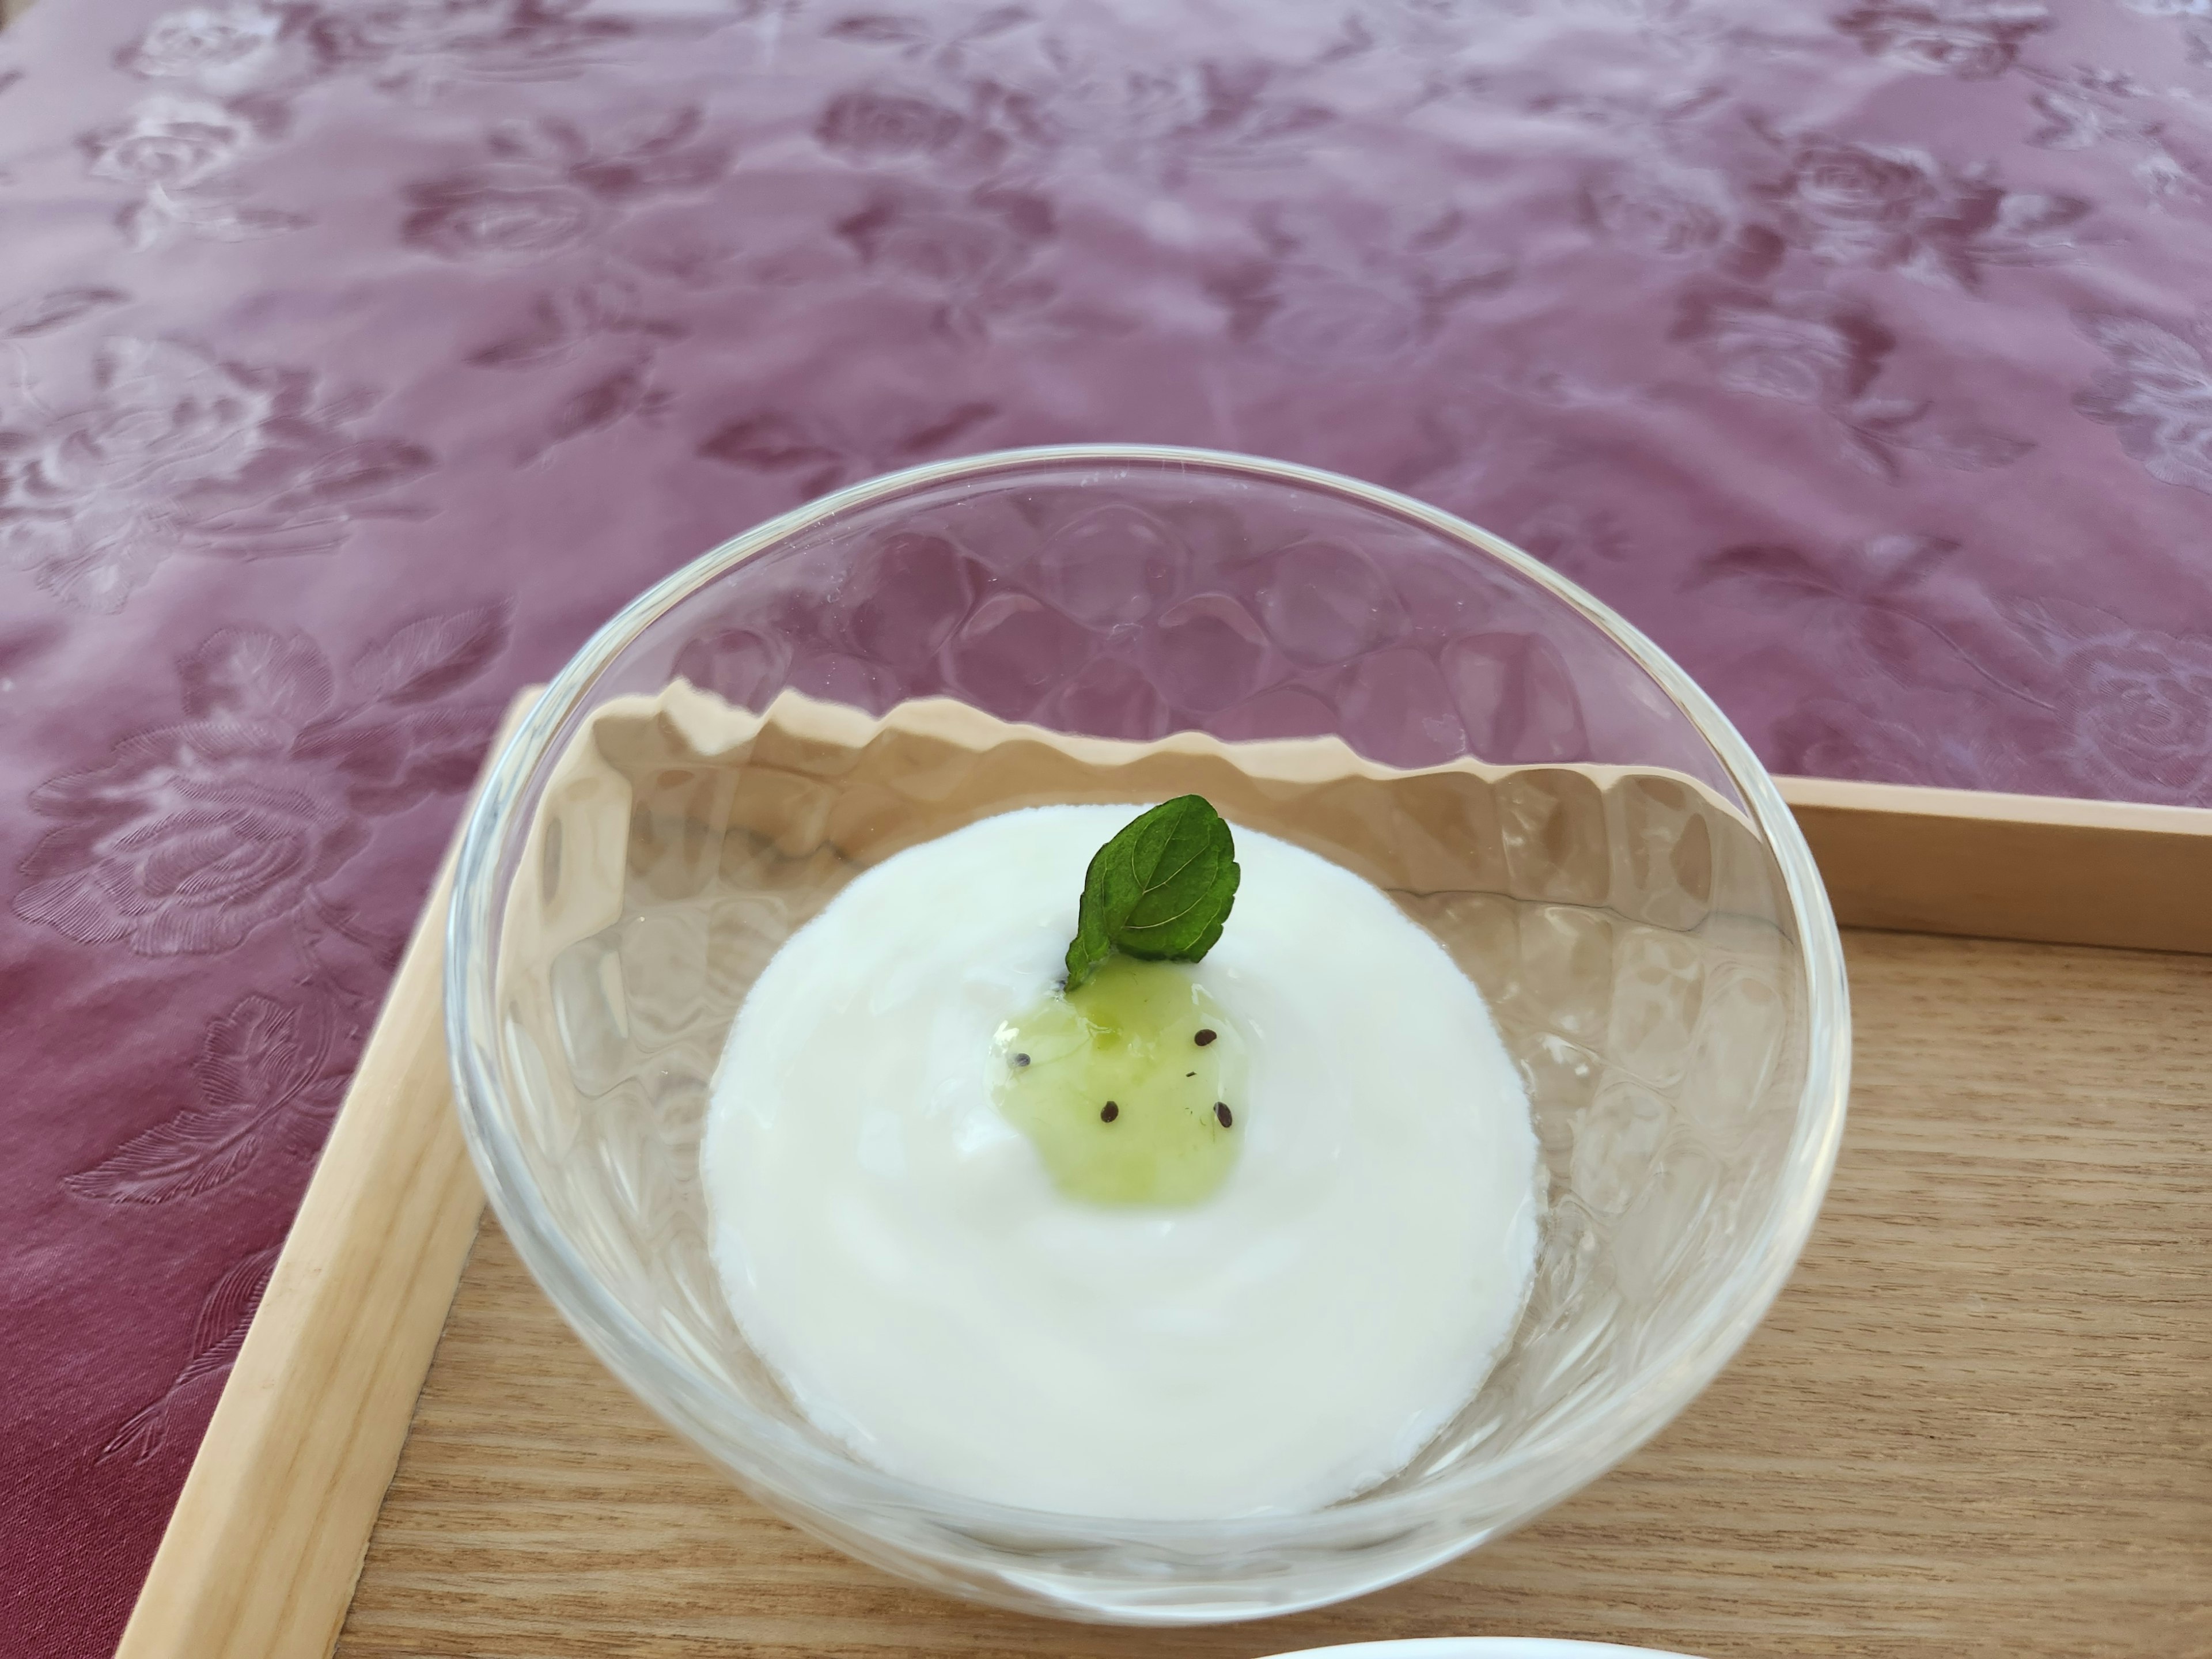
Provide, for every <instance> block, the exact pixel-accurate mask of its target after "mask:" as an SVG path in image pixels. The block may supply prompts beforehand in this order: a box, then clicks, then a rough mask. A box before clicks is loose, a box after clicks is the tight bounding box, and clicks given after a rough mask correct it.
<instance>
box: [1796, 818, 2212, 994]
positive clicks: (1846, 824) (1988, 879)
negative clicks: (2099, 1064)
mask: <svg viewBox="0 0 2212 1659" xmlns="http://www.w3.org/2000/svg"><path fill="white" fill-rule="evenodd" d="M1776 782H1777V783H1778V784H1779V785H1780V786H1781V789H1782V795H1783V799H1785V800H1787V801H1788V802H1789V803H1790V809H1791V810H1792V811H1794V812H1796V815H1797V823H1798V826H1799V828H1801V829H1803V831H1804V832H1805V840H1806V842H1807V843H1808V845H1809V846H1810V847H1811V848H1812V849H1813V857H1814V861H1815V862H1817V863H1818V864H1819V865H1820V878H1821V880H1822V881H1823V882H1824V883H1825V884H1826V887H1827V890H1828V898H1829V902H1831V903H1832V904H1833V905H1834V906H1835V910H1836V920H1837V921H1838V922H1840V923H1841V924H1842V925H1843V926H1844V927H1881V928H1887V929H1891V930H1893V931H1895V932H1900V933H1958V934H1966V935H1970V936H1972V937H1975V938H1978V939H2021V940H2027V941H2032V942H2037V943H2042V944H2049V945H2116V946H2120V947H2124V948H2126V949H2130V950H2137V951H2191V952H2194V953H2197V954H2200V955H2201V954H2206V953H2212V811H2207V810H2204V809H2202V808H2198V807H2190V806H2148V805H2130V804H2127V803H2124V802H2114V801H2093V800H2070V799H2062V798H2059V797H2056V796H2045V795H2001V794H1994V793H1990V794H1984V793H1978V792H1977V791H1974V790H1970V789H1923V788H1919V787H1913V786H1910V785H1905V784H1894V783H1850V782H1842V781H1835V780H1832V779H1826V778H1778V779H1777V780H1776Z"/></svg>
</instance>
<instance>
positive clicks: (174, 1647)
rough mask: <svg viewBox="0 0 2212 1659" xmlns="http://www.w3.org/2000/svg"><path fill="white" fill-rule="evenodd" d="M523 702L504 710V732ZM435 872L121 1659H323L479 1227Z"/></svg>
mask: <svg viewBox="0 0 2212 1659" xmlns="http://www.w3.org/2000/svg"><path fill="white" fill-rule="evenodd" d="M534 695H535V694H534V693H526V694H525V695H524V696H522V697H521V698H520V699H519V700H518V701H517V702H516V703H515V705H514V707H513V708H512V709H511V710H510V711H509V712H508V715H507V725H506V726H505V727H503V728H502V730H501V739H503V738H504V737H505V735H506V732H507V731H509V730H512V729H513V724H514V722H515V720H518V719H520V716H521V713H522V711H523V709H524V708H526V707H527V706H528V704H529V702H530V701H531V698H532V696H534ZM452 865H453V860H452V858H451V856H450V855H449V856H448V857H447V861H446V867H445V868H444V869H443V870H441V872H440V874H439V878H438V884H437V887H436V889H435V891H434V892H433V894H432V896H431V899H430V902H429V904H428V907H427V908H425V909H424V911H423V917H422V921H420V922H419V923H418V924H416V929H415V934H414V937H413V938H412V939H410V941H409V942H408V946H407V954H406V956H405V957H404V958H403V959H402V960H401V962H400V965H399V971H398V975H397V976H396V977H395V978H394V979H393V981H392V989H391V992H390V994H388V995H387V997H386V1000H385V1005H384V1009H383V1012H381V1013H380V1015H379V1016H378V1018H377V1024H376V1029H375V1030H374V1032H373V1033H371V1035H370V1038H369V1042H368V1048H366V1049H365V1050H364V1051H363V1053H362V1061H361V1065H360V1066H359V1068H358V1069H357V1070H356V1073H355V1074H354V1080H353V1084H352V1086H351V1087H350V1088H349V1090H348V1091H347V1093H346V1098H345V1103H344V1105H343V1107H342V1108H341V1109H340V1110H339V1113H338V1118H337V1123H336V1125H335V1126H334V1127H332V1129H331V1136H330V1139H329V1140H328V1142H327V1143H326V1144H325V1147H324V1150H323V1153H322V1157H321V1159H320V1160H319V1162H318V1163H317V1164H316V1166H315V1174H314V1178H313V1180H312V1181H311V1182H309V1183H308V1187H307V1196H306V1198H305V1199H304V1200H302V1201H301V1206H300V1212H299V1215H298V1216H297V1218H295V1220H294V1222H293V1224H292V1231H291V1232H290V1233H289V1235H288V1236H287V1237H286V1239H285V1242H284V1249H283V1253H282V1254H281V1255H279V1256H278V1257H277V1259H276V1267H275V1269H274V1270H273V1271H272V1272H271V1273H270V1277H269V1287H268V1289H267V1291H265V1292H264V1294H263V1296H262V1298H261V1307H260V1310H259V1312H258V1313H257V1314H256V1315H255V1316H254V1320H253V1324H252V1328H251V1329H250V1330H249V1331H248V1332H247V1333H246V1342H245V1346H243V1348H242V1349H241V1350H240V1353H239V1356H238V1361H237V1363H236V1364H235V1365H234V1366H233V1367H232V1369H231V1374H230V1378H229V1380H228V1383H225V1384H224V1387H223V1391H222V1399H221V1400H220V1401H218V1402H217V1403H216V1411H215V1416H214V1419H212V1420H211V1421H210V1423H209V1425H208V1431H207V1434H206V1437H204V1439H203V1440H202V1441H201V1443H200V1449H199V1451H198V1454H197V1455H196V1456H195V1458H194V1459H193V1462H192V1467H191V1473H190V1474H188V1475H187V1476H186V1478H185V1486H184V1491H183V1493H182V1494H181V1495H180V1496H179V1498H178V1500H177V1507H176V1510H175V1511H174V1513H173V1515H172V1516H171V1517H170V1520H169V1525H168V1528H167V1530H166V1531H165V1532H164V1533H163V1534H162V1537H161V1549H160V1551H159V1552H158V1553H156V1554H155V1558H154V1565H153V1568H152V1570H151V1571H149V1573H148V1575H147V1578H146V1583H145V1586H144V1588H143V1589H142V1590H141V1591H140V1592H139V1596H138V1601H137V1606H136V1607H134V1608H133V1609H132V1611H131V1622H130V1624H129V1626H127V1627H126V1628H125V1631H124V1633H123V1642H122V1645H121V1646H120V1648H119V1649H118V1650H117V1659H204V1656H211V1655H218V1654H219V1655H222V1656H225V1659H262V1656H270V1659H276V1656H291V1655H301V1654H321V1653H325V1652H327V1651H328V1650H329V1648H330V1645H331V1640H332V1639H333V1638H334V1637H335V1636H336V1634H337V1626H338V1621H339V1620H340V1619H341V1618H342V1617H343V1614H344V1611H345V1606H346V1601H347V1599H348V1598H349V1595H351V1593H352V1589H353V1583H354V1577H355V1575H356V1572H358V1571H359V1570H360V1567H361V1558H362V1548H363V1547H364V1546H365V1545H366V1544H367V1542H368V1533H369V1528H370V1527H371V1525H372V1524H373V1523H374V1521H375V1519H376V1513H377V1506H378V1504H380V1502H381V1501H382V1500H383V1497H384V1490H385V1486H386V1483H387V1482H388V1481H389V1480H391V1477H392V1465H393V1464H394V1462H397V1461H398V1456H399V1448H400V1444H401V1443H402V1441H404V1439H405V1437H406V1434H407V1424H408V1419H409V1418H410V1416H411V1415H412V1414H413V1411H414V1404H415V1399H416V1393H417V1392H418V1391H419V1390H420V1389H421V1388H422V1374H423V1372H424V1371H425V1370H427V1369H428V1366H429V1364H430V1356H431V1353H432V1352H433V1351H434V1349H435V1346H436V1342H437V1334H438V1328H439V1326H440V1325H441V1322H442V1320H443V1316H444V1313H445V1310H446V1309H447V1306H448V1305H449V1304H451V1302H452V1300H453V1281H454V1279H455V1276H456V1275H457V1274H458V1273H459V1271H460V1268H461V1264H462V1263H463V1261H465V1260H466V1258H467V1255H468V1250H469V1242H470V1240H471V1238H472V1237H474V1236H475V1233H476V1228H477V1218H478V1216H479V1215H480V1214H481V1213H482V1212H483V1188H481V1187H480V1186H478V1185H477V1177H476V1171H475V1170H473V1169H472V1168H471V1165H470V1164H469V1158H468V1151H467V1149H466V1147H465V1146H463V1144H462V1141H461V1133H460V1127H459V1121H457V1120H456V1118H455V1117H454V1115H453V1102H452V1096H451V1093H450V1091H449V1088H448V1085H447V1070H446V1044H445V1035H444V1015H443V1007H444V973H443V967H444V954H445V953H444V944H445V940H444V937H443V935H444V932H445V917H446V895H447V891H448V890H449V889H450V887H451V885H452V881H453V870H452Z"/></svg>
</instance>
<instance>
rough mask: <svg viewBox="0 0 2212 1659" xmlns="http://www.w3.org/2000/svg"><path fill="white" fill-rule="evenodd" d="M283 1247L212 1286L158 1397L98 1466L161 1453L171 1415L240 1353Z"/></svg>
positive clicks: (244, 1262) (258, 1255)
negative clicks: (187, 1343)
mask: <svg viewBox="0 0 2212 1659" xmlns="http://www.w3.org/2000/svg"><path fill="white" fill-rule="evenodd" d="M280 1248H281V1247H280V1246H278V1245H275V1244H269V1245H264V1246H263V1247H262V1248H261V1249H258V1250H255V1251H254V1252H252V1254H251V1255H246V1256H243V1257H241V1258H240V1260H239V1261H236V1262H235V1263H234V1264H233V1265H232V1266H231V1267H229V1268H228V1270H227V1271H226V1272H225V1273H223V1275H222V1277H221V1278H220V1279H216V1282H215V1284H214V1285H212V1286H211V1287H210V1289H209V1291H208V1293H207V1297H206V1299H205V1300H204V1301H203V1302H202V1303H201V1304H200V1311H199V1317H198V1318H197V1319H196V1320H194V1321H193V1322H192V1336H191V1347H190V1349H189V1350H188V1351H187V1352H186V1353H185V1363H184V1364H182V1365H181V1366H179V1368H178V1370H177V1374H176V1376H173V1377H172V1378H171V1379H170V1380H169V1386H168V1387H167V1388H166V1389H163V1390H162V1391H161V1398H160V1399H158V1400H156V1401H154V1402H153V1403H152V1404H151V1405H149V1406H147V1407H145V1408H144V1409H143V1410H142V1411H139V1412H137V1413H135V1414H134V1415H132V1417H131V1419H130V1420H129V1421H128V1422H126V1423H125V1424H124V1425H123V1426H122V1427H121V1428H119V1429H118V1430H117V1431H115V1437H114V1438H113V1439H112V1440H110V1441H109V1442H108V1443H106V1445H105V1446H103V1447H101V1448H100V1458H99V1461H100V1462H103V1463H104V1462H106V1461H107V1460H108V1459H109V1458H111V1457H129V1458H130V1459H131V1460H132V1461H133V1462H144V1461H145V1460H146V1459H147V1458H149V1457H150V1456H152V1455H154V1454H155V1452H157V1451H159V1450H161V1447H162V1444H163V1443H164V1442H166V1441H167V1438H168V1435H169V1426H170V1415H171V1413H173V1411H174V1410H176V1409H177V1407H179V1404H180V1403H181V1402H182V1401H185V1400H187V1399H189V1398H190V1397H191V1392H192V1387H193V1385H194V1384H195V1383H202V1382H205V1381H208V1380H210V1379H212V1378H215V1377H218V1376H224V1375H226V1374H227V1373H228V1371H229V1370H230V1365H231V1362H232V1361H233V1360H234V1359H236V1358H238V1351H239V1350H240V1348H242V1347H244V1346H246V1328H247V1327H248V1326H250V1325H252V1322H253V1316H254V1314H255V1313H256V1312H257V1311H258V1310H259V1309H260V1306H261V1293H262V1292H263V1291H265V1290H267V1289H268V1288H269V1273H270V1269H271V1268H273V1267H275V1266H276V1254H277V1251H278V1249H280Z"/></svg>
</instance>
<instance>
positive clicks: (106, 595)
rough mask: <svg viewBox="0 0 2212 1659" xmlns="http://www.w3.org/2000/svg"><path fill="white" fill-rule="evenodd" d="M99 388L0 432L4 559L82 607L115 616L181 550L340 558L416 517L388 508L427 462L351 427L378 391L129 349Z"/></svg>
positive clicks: (117, 347) (415, 451) (136, 346)
mask: <svg viewBox="0 0 2212 1659" xmlns="http://www.w3.org/2000/svg"><path fill="white" fill-rule="evenodd" d="M49 300H50V301H54V296H49ZM55 302H56V303H64V302H62V301H55ZM66 303H71V304H81V305H82V306H84V307H90V306H92V305H97V304H102V303H107V301H104V300H100V299H97V298H90V299H88V298H87V297H86V296H85V295H79V296H77V300H76V301H67V302H66ZM33 331H37V330H33ZM94 387H95V390H96V392H97V394H98V395H97V397H96V398H95V400H94V401H93V402H92V403H90V404H86V405H85V406H83V407H82V408H79V409H76V410H68V411H66V412H64V413H62V414H58V415H49V416H47V417H46V419H44V420H43V421H41V422H38V423H36V424H33V425H28V426H27V427H26V428H21V429H18V430H15V431H12V432H0V562H5V563H9V564H13V565H15V566H16V567H17V568H23V569H27V570H30V571H32V572H33V574H35V575H36V577H37V579H38V581H39V585H40V586H41V587H44V588H46V590H47V591H48V592H52V594H54V595H55V596H56V597H57V598H58V599H62V600H63V601H64V602H65V603H67V604H70V605H76V606H79V607H82V608H83V609H86V610H90V611H114V610H118V609H119V608H120V607H121V606H122V605H123V604H124V602H125V600H127V599H129V598H130V597H131V593H132V592H134V591H135V590H136V589H137V588H138V587H140V586H143V584H144V583H145V582H146V581H147V580H148V579H149V578H150V577H151V576H152V575H153V574H154V572H155V568H157V567H158V566H159V565H160V564H161V562H162V561H163V560H164V559H165V558H167V557H168V556H169V555H171V554H172V553H174V552H179V551H183V552H192V553H204V554H222V555H225V556H231V557H238V558H264V557H268V556H274V555H278V554H295V553H328V552H330V551H331V550H334V549H336V548H337V547H338V546H339V545H340V544H342V543H343V541H344V540H345V538H347V537H348V536H349V534H350V533H351V532H352V530H353V527H354V526H355V525H356V523H357V522H358V521H359V520H362V519H364V518H368V517H374V516H377V515H379V514H390V513H395V512H407V511H411V510H412V509H411V508H410V507H409V506H408V505H406V504H405V503H404V502H403V503H393V502H391V501H386V500H384V499H382V498H384V497H386V495H389V493H390V492H392V490H394V489H397V488H398V487H399V486H400V485H402V484H404V483H408V482H410V481H411V480H413V479H414V478H416V477H419V476H420V475H421V474H422V473H423V472H425V471H428V468H429V466H430V464H431V456H430V453H429V452H428V450H426V449H424V448H423V447H422V446H421V445H419V444H414V443H409V442H406V441H403V440H400V439H397V438H364V437H359V436H356V435H354V434H353V433H352V432H351V431H349V429H348V428H350V427H352V426H353V425H354V424H355V423H356V422H357V421H358V420H359V419H360V418H361V416H362V415H364V414H365V413H366V412H367V411H368V409H369V408H370V407H372V406H373V405H374V403H375V402H376V397H375V394H374V393H368V392H345V393H336V394H333V393H330V392H325V391H323V390H322V389H321V388H320V387H319V386H318V385H317V383H316V381H315V380H314V378H313V376H312V375H310V374H307V373H306V372H304V371H302V370H299V369H290V368H264V367H259V366H256V365H252V364H246V363H239V362H222V361H220V360H218V359H216V358H215V357H213V356H209V355H208V354H206V353H204V352H202V351H199V350H196V349H193V348H191V347H190V346H185V345H180V344H177V343H173V342H169V341H161V340H141V339H131V338H121V339H114V340H110V341H108V342H107V343H106V344H105V345H103V346H102V347H101V348H100V351H99V354H98V356H97V357H96V359H95V361H94Z"/></svg>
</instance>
